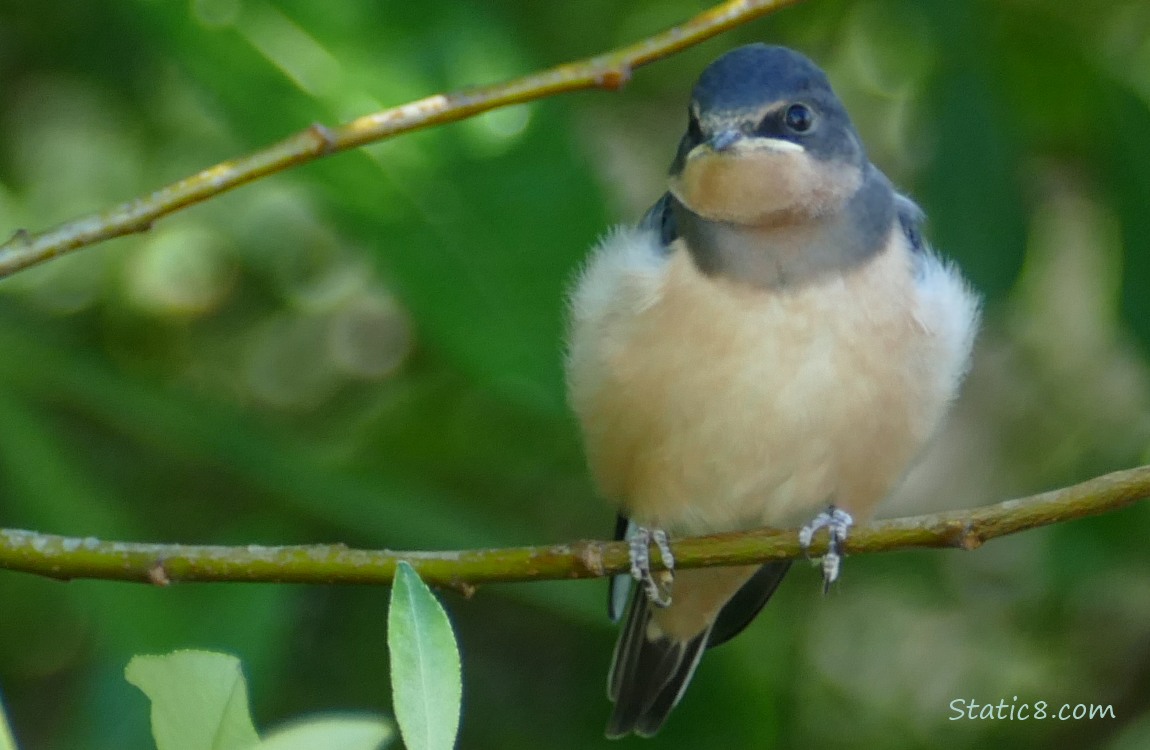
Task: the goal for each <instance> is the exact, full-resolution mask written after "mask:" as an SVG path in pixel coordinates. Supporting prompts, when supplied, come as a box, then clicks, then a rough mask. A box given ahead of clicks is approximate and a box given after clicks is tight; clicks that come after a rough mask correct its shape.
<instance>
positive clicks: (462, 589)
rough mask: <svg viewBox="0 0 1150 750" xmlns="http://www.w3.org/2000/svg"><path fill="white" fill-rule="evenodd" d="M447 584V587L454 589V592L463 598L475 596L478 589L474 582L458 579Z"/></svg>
mask: <svg viewBox="0 0 1150 750" xmlns="http://www.w3.org/2000/svg"><path fill="white" fill-rule="evenodd" d="M447 586H448V588H450V589H452V590H453V591H455V593H457V594H459V595H460V596H462V597H463V598H464V599H470V598H471V597H473V596H475V592H476V591H478V590H479V587H478V586H476V585H475V584H473V583H468V582H467V581H460V580H458V579H456V580H453V581H451V582H450V583H449V584H447Z"/></svg>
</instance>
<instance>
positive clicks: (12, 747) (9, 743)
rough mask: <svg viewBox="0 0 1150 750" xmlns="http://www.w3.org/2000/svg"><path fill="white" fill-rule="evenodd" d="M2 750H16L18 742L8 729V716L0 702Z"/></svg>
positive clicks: (0, 747) (0, 749)
mask: <svg viewBox="0 0 1150 750" xmlns="http://www.w3.org/2000/svg"><path fill="white" fill-rule="evenodd" d="M0 750H16V740H15V739H13V737H12V730H11V729H10V728H9V727H8V716H7V714H5V713H4V703H3V701H0Z"/></svg>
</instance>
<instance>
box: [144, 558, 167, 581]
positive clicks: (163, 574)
mask: <svg viewBox="0 0 1150 750" xmlns="http://www.w3.org/2000/svg"><path fill="white" fill-rule="evenodd" d="M148 582H149V583H151V584H152V585H154V586H161V587H163V586H171V585H172V579H171V578H169V577H168V571H167V570H166V569H165V568H164V561H163V560H157V561H156V562H155V563H153V564H152V567H150V568H148Z"/></svg>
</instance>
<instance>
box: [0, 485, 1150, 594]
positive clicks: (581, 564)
mask: <svg viewBox="0 0 1150 750" xmlns="http://www.w3.org/2000/svg"><path fill="white" fill-rule="evenodd" d="M1148 496H1150V466H1142V467H1139V468H1136V469H1127V470H1125V471H1117V472H1114V473H1113V474H1106V475H1104V476H1101V477H1097V478H1095V479H1091V480H1088V481H1086V482H1083V483H1081V484H1076V485H1073V486H1071V487H1066V488H1063V489H1059V490H1053V491H1051V492H1044V493H1042V494H1039V495H1032V496H1030V497H1026V498H1022V499H1019V500H1007V501H1006V502H1002V503H997V504H995V505H988V506H985V507H982V508H976V509H974V510H964V511H952V512H946V513H935V514H931V515H924V516H913V517H908V518H899V519H894V520H889V521H880V522H877V523H874V524H871V525H867V526H862V527H859V528H857V529H854V530H853V531H852V532H851V536H850V538H849V539H848V540H847V544H846V551H847V552H848V553H849V554H852V555H859V554H863V553H869V552H892V551H895V550H904V549H913V548H925V547H952V548H958V549H968V550H969V549H974V548H976V547H978V546H980V545H981V544H982V543H983V542H985V541H987V540H989V539H994V538H995V537H1000V536H1005V535H1007V534H1014V533H1017V532H1019V531H1024V530H1026V529H1033V528H1037V527H1039V526H1046V525H1049V524H1053V523H1059V522H1062V521H1070V520H1073V519H1076V518H1084V517H1086V516H1093V515H1098V514H1100V513H1106V512H1108V511H1112V510H1116V509H1118V508H1122V507H1125V506H1127V505H1130V504H1131V503H1133V502H1135V501H1137V500H1140V499H1143V498H1146V497H1148ZM673 545H674V552H675V559H676V565H677V566H678V567H679V568H700V567H710V566H717V565H747V564H751V563H761V562H767V561H770V560H782V559H789V558H795V557H799V556H801V555H802V554H803V553H802V551H801V550H800V549H799V544H798V538H797V534H796V533H795V532H794V531H778V530H771V529H763V530H758V531H750V532H744V533H737V534H719V535H715V536H709V537H693V538H689V539H679V540H675V541H674V543H673ZM824 548H825V542H823V541H817V542H816V544H815V546H814V548H813V549H812V553H813V554H819V553H820V552H822V551H823V549H824ZM657 559H658V555H652V561H655V560H657ZM400 560H407V561H408V562H409V563H411V564H412V566H414V567H415V569H416V570H417V571H418V572H419V574H420V576H422V577H423V579H424V580H426V581H427V582H428V583H432V584H436V585H440V586H449V587H453V588H457V589H460V590H463V591H466V592H469V591H471V590H472V589H473V588H474V587H475V586H476V585H478V584H481V583H491V582H499V581H502V582H510V581H540V580H549V579H550V580H559V579H569V578H595V577H600V576H606V575H612V574H615V573H622V572H625V571H626V570H628V568H629V565H630V563H629V560H628V553H627V545H626V544H625V543H622V542H597V541H580V542H574V543H570V544H560V545H554V546H547V547H513V548H508V549H487V550H465V551H457V552H393V551H389V550H383V551H370V550H356V549H349V548H347V547H345V546H342V545H314V546H296V547H259V546H254V545H253V546H244V547H222V546H193V545H183V544H137V543H131V542H107V541H100V540H98V539H94V538H91V537H89V538H86V539H80V538H76V537H63V536H55V535H52V534H40V533H36V532H32V531H19V530H11V529H0V568H6V569H8V570H15V571H22V572H25V573H34V574H38V575H43V576H48V577H51V578H60V579H72V578H98V579H104V580H114V581H135V582H141V583H151V584H156V585H162V586H166V585H168V584H170V583H174V582H178V581H232V582H264V583H268V582H271V583H370V584H386V583H390V582H391V579H392V576H393V575H394V574H395V566H396V564H397V563H398V562H399V561H400Z"/></svg>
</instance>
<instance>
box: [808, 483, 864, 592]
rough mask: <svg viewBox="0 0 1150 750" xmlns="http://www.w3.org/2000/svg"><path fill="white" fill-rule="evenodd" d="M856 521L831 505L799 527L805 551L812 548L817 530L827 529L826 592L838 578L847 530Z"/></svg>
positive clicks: (848, 514)
mask: <svg viewBox="0 0 1150 750" xmlns="http://www.w3.org/2000/svg"><path fill="white" fill-rule="evenodd" d="M854 522H855V521H854V519H853V518H851V514H850V513H847V512H846V511H845V510H842V509H841V508H836V507H835V506H833V505H831V506H830V507H828V508H827V509H826V510H824V511H823V512H822V513H819V514H818V515H817V516H815V517H814V518H812V519H811V522H810V523H808V524H807V525H806V526H804V527H802V528H801V529H799V545H800V546H801V547H802V548H803V551H804V552H806V551H807V550H809V549H810V546H811V540H812V539H814V536H815V532H817V531H818V530H819V529H826V530H827V552H826V554H825V555H823V593H824V594H825V593H826V592H828V591H830V588H831V584H832V583H834V582H835V581H837V580H838V577H839V571H840V569H841V568H842V561H843V542H845V541H846V539H847V532H849V531H850V528H851V526H853V525H854Z"/></svg>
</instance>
